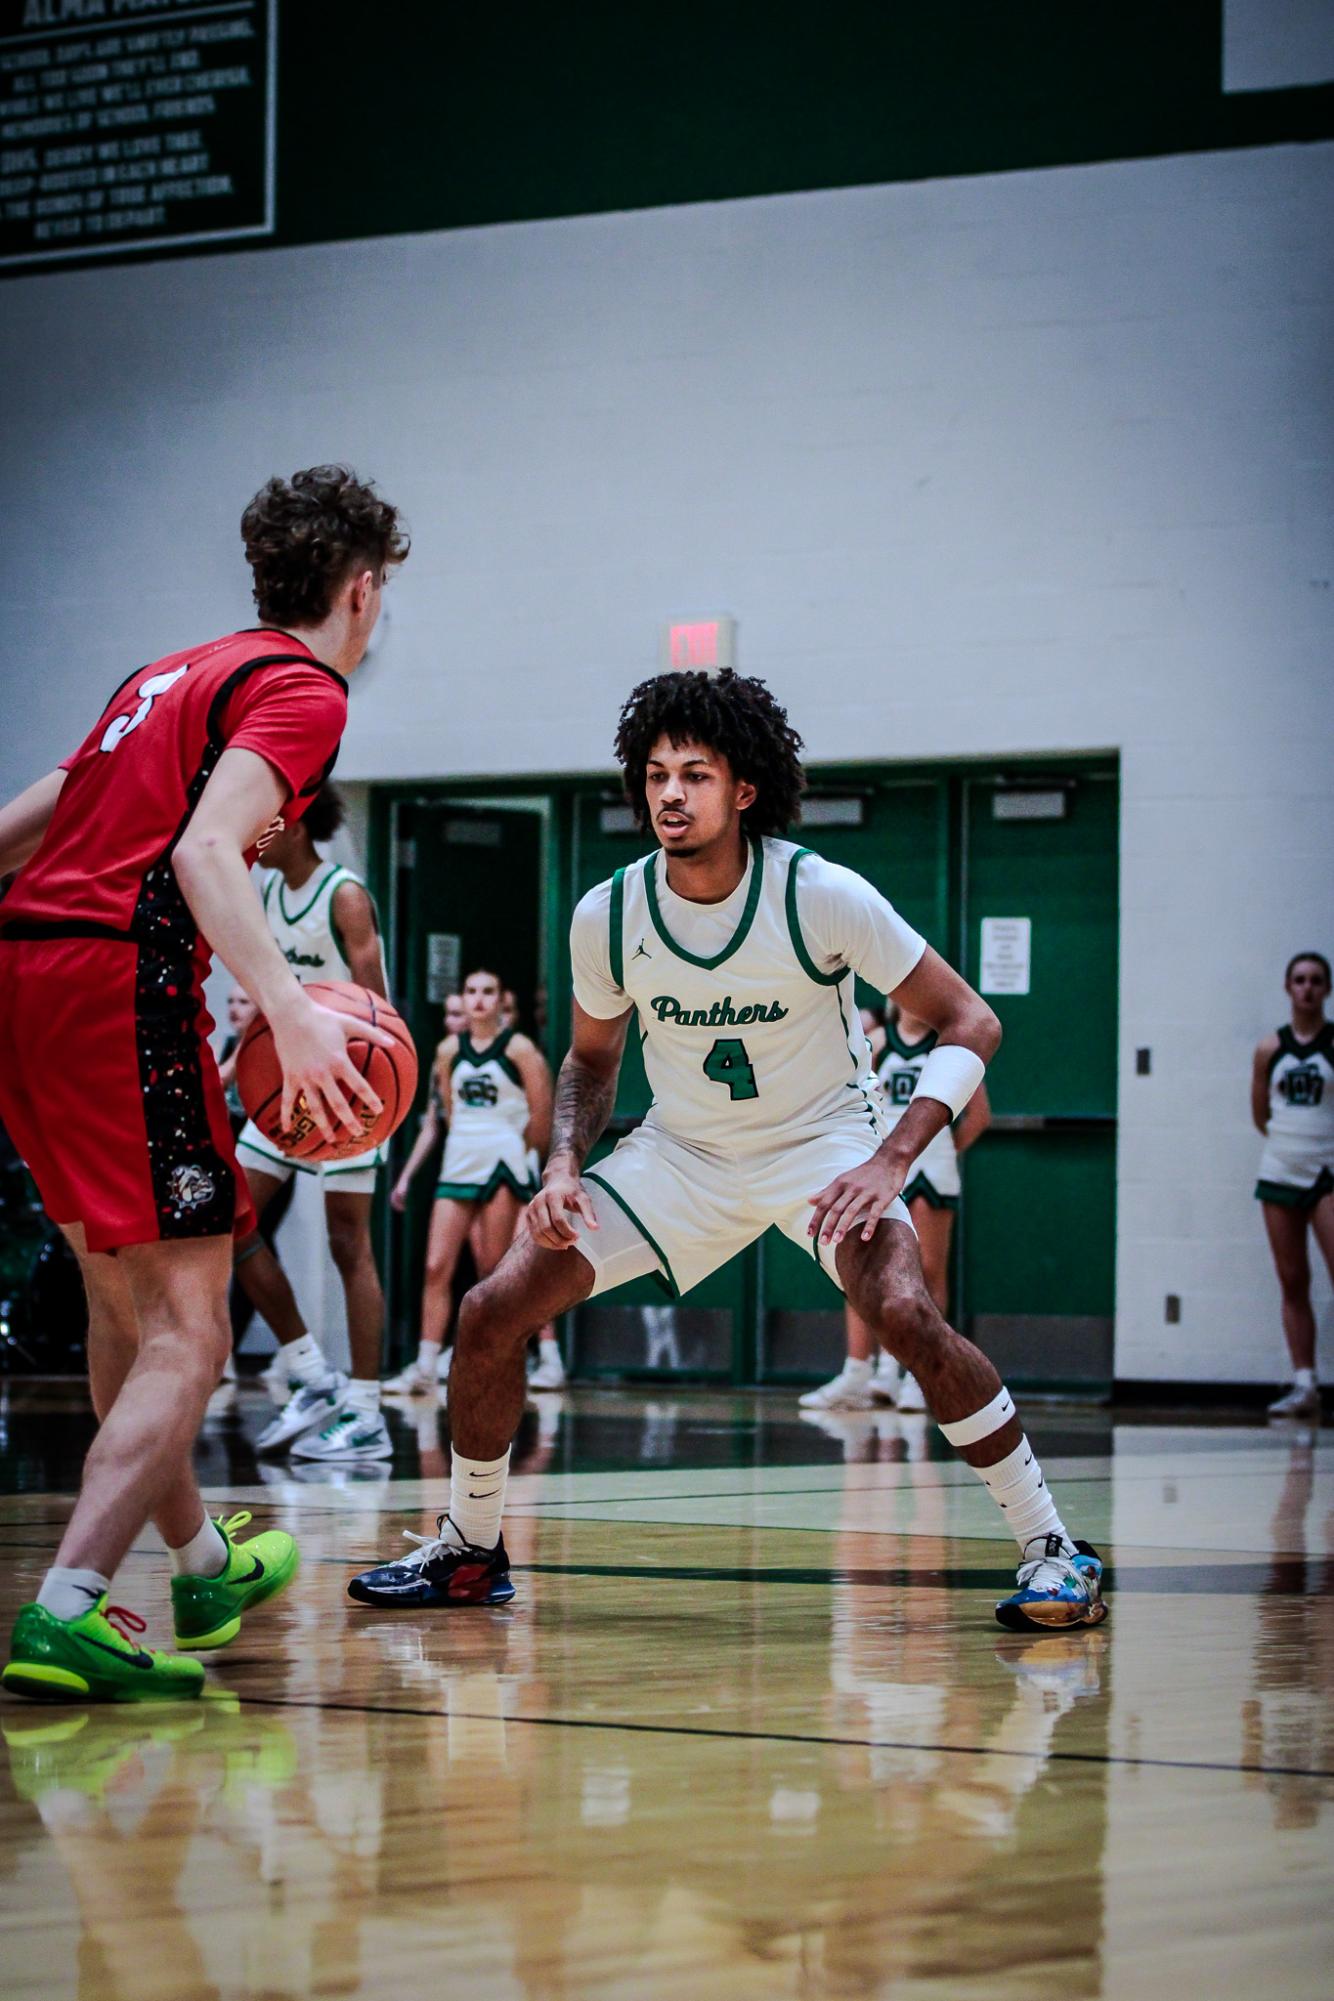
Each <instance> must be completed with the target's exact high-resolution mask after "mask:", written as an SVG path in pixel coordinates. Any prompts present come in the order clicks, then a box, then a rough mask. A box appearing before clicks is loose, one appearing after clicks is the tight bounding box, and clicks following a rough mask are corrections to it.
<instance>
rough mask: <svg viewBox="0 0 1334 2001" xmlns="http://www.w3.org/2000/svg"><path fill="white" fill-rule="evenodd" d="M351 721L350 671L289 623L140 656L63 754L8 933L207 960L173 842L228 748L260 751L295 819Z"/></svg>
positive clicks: (7, 906) (5, 925)
mask: <svg viewBox="0 0 1334 2001" xmlns="http://www.w3.org/2000/svg"><path fill="white" fill-rule="evenodd" d="M346 721H347V684H346V683H345V682H344V680H343V679H342V676H341V675H339V674H335V673H334V671H333V669H332V668H331V667H326V666H324V665H323V664H322V662H320V661H318V660H316V658H315V656H314V654H313V653H312V652H311V651H310V649H309V647H307V646H305V645H303V643H302V642H301V641H300V640H299V639H294V638H293V637H292V636H291V634H290V633H286V632H277V631H273V630H270V629H266V628H262V627H261V628H259V629H257V630H255V631H251V632H236V633H232V634H230V635H229V636H228V637H227V638H225V639H215V640H214V641H213V642H212V643H211V644H210V645H207V646H200V647H192V648H189V649H187V650H186V651H185V652H182V653H173V654H169V655H168V656H167V658H166V659H165V660H158V661H156V662H154V663H153V665H151V666H148V667H142V668H139V669H138V670H137V671H136V672H135V673H133V674H131V675H130V676H129V678H128V680H126V681H124V682H122V684H121V686H120V687H119V688H118V689H117V690H116V692H115V694H114V695H113V696H112V698H111V700H110V702H108V704H107V706H106V707H105V709H104V710H103V711H102V714H101V715H100V716H99V718H98V720H97V722H96V723H95V724H94V726H93V728H92V730H91V731H90V732H89V734H88V735H87V736H86V737H85V738H84V741H83V742H82V744H80V746H79V748H78V750H76V751H75V753H74V755H73V756H72V757H71V758H68V759H67V760H66V763H65V766H64V769H65V770H66V772H67V773H68V774H69V775H68V777H67V778H66V779H65V783H64V785H63V786H62V787H61V792H60V797H59V799H58V800H57V802H56V810H55V812H54V814H53V815H52V818H51V824H50V826H49V827H48V828H47V830H46V835H45V838H44V839H43V841H42V845H41V846H40V848H38V850H37V852H36V854H35V855H34V856H33V858H32V860H31V861H30V862H29V863H28V864H27V866H26V868H24V869H23V870H22V871H21V872H20V874H19V876H18V879H17V881H16V882H15V883H14V884H13V886H12V887H11V889H10V892H9V895H8V896H7V897H6V898H5V901H4V903H3V905H0V932H2V933H3V935H5V936H6V937H10V938H25V937H26V938H33V937H84V938H88V937H117V938H129V939H133V940H135V941H136V942H137V943H139V944H141V945H147V946H149V947H151V948H152V949H153V950H154V951H155V952H157V953H160V954H161V955H163V956H164V957H166V958H171V959H182V958H188V957H190V956H191V955H192V954H193V955H197V956H198V957H200V958H201V959H206V958H207V957H208V953H209V948H208V944H207V942H206V941H205V940H203V939H201V938H200V937H199V933H198V927H197V926H196V924H195V921H194V918H193V916H192V915H191V913H190V909H189V906H188V905H187V903H186V901H185V898H184V896H183V894H182V893H181V889H180V886H179V884H178V883H177V881H176V877H175V873H174V871H173V868H172V854H173V852H174V850H175V847H176V843H177V842H178V841H179V840H180V838H181V835H182V834H183V833H184V832H185V830H186V828H187V827H188V826H189V824H190V817H191V815H192V813H193V812H194V810H195V807H196V806H197V805H198V804H199V800H200V797H201V795H202V793H203V790H204V787H205V786H206V785H207V783H208V781H209V778H210V777H211V775H212V773H213V770H214V767H215V766H216V765H217V762H218V759H219V758H220V757H221V756H222V753H223V751H224V750H227V749H235V748H243V749H246V750H253V751H257V752H258V753H259V755H260V756H261V757H263V758H264V759H265V760H266V761H267V762H268V763H269V764H270V765H271V766H272V767H273V769H274V770H275V771H276V772H277V773H278V776H279V777H280V778H281V779H282V781H283V784H284V785H285V786H286V788H287V795H288V797H287V804H286V805H285V806H284V808H283V813H284V818H285V819H286V820H287V821H288V822H289V823H290V822H291V821H292V820H293V819H294V818H296V817H298V816H299V815H300V814H301V813H303V812H304V811H305V809H306V807H307V806H308V805H309V803H310V801H311V799H312V798H313V797H314V796H315V794H316V793H317V792H318V791H319V789H320V787H321V785H323V783H324V781H325V780H326V778H327V777H328V776H329V773H330V772H331V771H332V770H333V765H334V760H335V758H336V756H337V754H338V742H339V738H340V737H341V736H342V733H343V727H344V724H345V723H346ZM255 852H256V851H255V850H253V849H252V850H251V852H250V854H249V855H248V856H247V857H246V859H247V860H248V861H253V860H254V859H255Z"/></svg>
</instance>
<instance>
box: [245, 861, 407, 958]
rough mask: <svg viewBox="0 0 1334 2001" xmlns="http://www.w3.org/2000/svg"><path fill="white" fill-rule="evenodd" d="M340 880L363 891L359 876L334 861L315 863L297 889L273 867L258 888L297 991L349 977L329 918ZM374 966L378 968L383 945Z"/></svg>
mask: <svg viewBox="0 0 1334 2001" xmlns="http://www.w3.org/2000/svg"><path fill="white" fill-rule="evenodd" d="M344 882H355V883H356V884H357V885H358V887H359V888H364V887H365V885H364V884H363V883H362V881H361V877H360V876H357V875H353V873H352V871H351V869H346V868H343V867H342V866H341V864H340V863H338V862H321V863H320V866H319V867H318V868H317V869H316V871H315V873H314V875H313V876H311V878H310V880H309V881H308V882H303V883H302V885H301V887H300V889H289V888H288V887H287V884H286V883H285V882H284V880H283V878H282V875H281V873H280V872H279V871H278V870H276V869H275V870H274V871H273V873H272V874H271V875H270V876H269V877H268V880H267V881H266V882H265V884H264V890H263V902H264V915H265V916H266V917H267V918H268V920H269V929H270V931H272V933H273V935H274V937H275V938H276V939H277V941H278V944H279V946H280V948H281V950H282V954H283V957H284V958H285V959H286V961H287V963H288V965H289V966H290V967H291V968H292V971H293V972H294V973H295V974H296V976H297V978H298V979H299V980H300V982H301V984H302V986H303V987H306V986H310V985H311V983H312V982H313V981H316V980H348V981H350V980H351V978H352V968H351V967H350V966H349V965H348V963H347V957H346V955H345V953H344V951H343V941H342V939H341V938H340V937H339V935H338V926H337V924H336V923H335V922H334V914H333V900H334V892H335V891H336V890H337V888H338V886H339V884H340V883H344ZM380 964H381V966H383V965H384V946H383V944H382V945H381V947H380Z"/></svg>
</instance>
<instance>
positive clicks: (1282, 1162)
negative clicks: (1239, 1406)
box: [1251, 952, 1334, 1419]
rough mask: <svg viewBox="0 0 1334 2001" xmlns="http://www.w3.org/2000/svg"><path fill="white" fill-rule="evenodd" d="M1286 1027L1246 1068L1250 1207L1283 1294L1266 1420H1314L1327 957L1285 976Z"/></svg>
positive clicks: (1328, 1207)
mask: <svg viewBox="0 0 1334 2001" xmlns="http://www.w3.org/2000/svg"><path fill="white" fill-rule="evenodd" d="M1283 984H1284V986H1285V988H1286V989H1287V995H1288V1008H1289V1016H1290V1018H1289V1020H1288V1021H1287V1022H1285V1023H1284V1025H1283V1027H1282V1028H1278V1029H1275V1031H1274V1033H1273V1034H1272V1035H1267V1036H1266V1037H1265V1039H1264V1041H1263V1042H1261V1043H1260V1044H1259V1045H1258V1047H1257V1049H1256V1051H1255V1058H1254V1061H1253V1063H1252V1065H1251V1117H1252V1119H1253V1120H1254V1121H1255V1127H1256V1131H1257V1132H1259V1133H1262V1134H1263V1135H1264V1141H1265V1147H1264V1152H1263V1153H1262V1154H1261V1156H1260V1178H1259V1180H1258V1181H1257V1182H1256V1184H1255V1195H1256V1200H1257V1201H1259V1202H1261V1203H1263V1205H1264V1219H1265V1229H1266V1231H1267V1233H1268V1236H1269V1248H1270V1250H1271V1251H1272V1253H1273V1257H1274V1266H1275V1269H1276V1271H1277V1272H1278V1282H1279V1285H1280V1287H1281V1288H1282V1293H1283V1332H1284V1335H1285V1336H1286V1338H1287V1343H1288V1354H1289V1356H1290V1357H1291V1359H1292V1373H1293V1381H1292V1388H1291V1389H1289V1390H1286V1391H1285V1392H1284V1393H1283V1395H1282V1396H1280V1397H1279V1398H1277V1400H1276V1401H1275V1402H1274V1403H1271V1404H1270V1406H1269V1414H1270V1416H1271V1417H1297V1418H1308V1419H1309V1418H1318V1417H1319V1416H1320V1385H1319V1383H1318V1381H1317V1380H1316V1370H1315V1315H1314V1313H1313V1312H1312V1311H1311V1260H1310V1255H1309V1251H1308V1248H1307V1231H1308V1230H1312V1231H1314V1233H1315V1239H1316V1242H1317V1243H1318V1244H1319V1246H1320V1250H1321V1254H1322V1255H1323V1257H1324V1260H1325V1263H1326V1265H1327V1266H1328V1267H1329V1272H1330V1277H1331V1278H1334V1022H1330V1021H1327V1020H1326V1018H1325V1005H1326V1003H1327V1001H1328V1000H1329V987H1330V975H1329V960H1328V959H1327V958H1326V957H1325V956H1324V954H1323V952H1298V953H1297V955H1296V957H1295V958H1293V959H1290V960H1289V961H1288V969H1287V971H1286V973H1285V974H1284V975H1283Z"/></svg>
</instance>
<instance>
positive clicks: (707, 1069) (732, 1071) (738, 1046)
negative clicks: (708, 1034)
mask: <svg viewBox="0 0 1334 2001" xmlns="http://www.w3.org/2000/svg"><path fill="white" fill-rule="evenodd" d="M704 1075H705V1076H706V1077H707V1078H708V1080H709V1082H710V1083H711V1084H726V1086H727V1089H728V1091H729V1093H730V1094H731V1097H732V1100H733V1102H734V1103H735V1101H736V1100H737V1099H738V1098H758V1097H759V1095H760V1087H759V1085H758V1084H757V1083H756V1082H755V1069H754V1066H753V1064H752V1063H751V1060H750V1058H749V1056H747V1054H746V1045H745V1043H744V1042H740V1041H738V1039H737V1037H736V1036H734V1035H723V1036H720V1037H719V1038H718V1040H717V1042H715V1043H714V1045H713V1047H712V1049H711V1050H710V1051H709V1053H708V1055H707V1056H706V1057H705V1058H704Z"/></svg>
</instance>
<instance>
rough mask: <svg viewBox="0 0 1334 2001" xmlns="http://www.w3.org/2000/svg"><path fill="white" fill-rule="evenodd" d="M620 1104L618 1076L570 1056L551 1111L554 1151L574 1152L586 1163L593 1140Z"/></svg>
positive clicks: (580, 1162) (562, 1069) (559, 1078)
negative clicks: (602, 1073) (590, 1067)
mask: <svg viewBox="0 0 1334 2001" xmlns="http://www.w3.org/2000/svg"><path fill="white" fill-rule="evenodd" d="M615 1103H616V1079H615V1077H614V1076H612V1077H600V1076H598V1074H597V1072H596V1071H593V1070H587V1069H585V1067H584V1065H583V1064H582V1063H580V1062H579V1061H578V1059H577V1058H576V1057H575V1056H574V1055H573V1054H571V1055H569V1056H567V1057H566V1059H565V1061H564V1062H563V1063H562V1064H561V1066H560V1075H559V1077H557V1079H556V1102H555V1106H554V1107H553V1110H552V1114H551V1152H552V1153H553V1154H557V1153H569V1154H572V1155H573V1156H574V1158H575V1160H577V1161H578V1162H579V1164H580V1165H581V1166H582V1165H583V1162H584V1158H585V1156H586V1155H587V1153H588V1150H589V1148H590V1147H591V1146H592V1145H593V1142H594V1141H595V1140H596V1139H598V1138H599V1137H600V1136H601V1133H602V1130H603V1128H604V1127H605V1125H606V1123H607V1120H608V1119H609V1118H610V1117H611V1114H612V1107H613V1106H614V1105H615Z"/></svg>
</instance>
